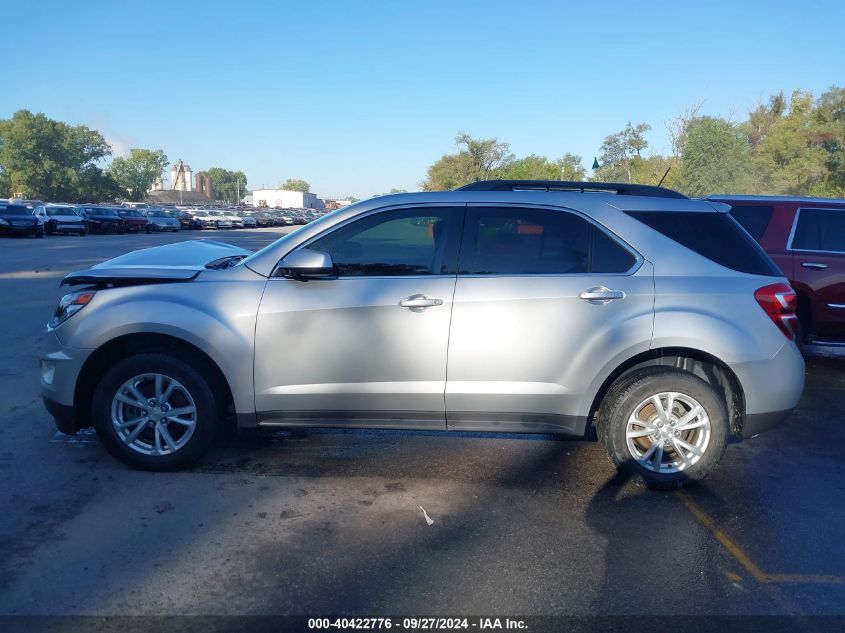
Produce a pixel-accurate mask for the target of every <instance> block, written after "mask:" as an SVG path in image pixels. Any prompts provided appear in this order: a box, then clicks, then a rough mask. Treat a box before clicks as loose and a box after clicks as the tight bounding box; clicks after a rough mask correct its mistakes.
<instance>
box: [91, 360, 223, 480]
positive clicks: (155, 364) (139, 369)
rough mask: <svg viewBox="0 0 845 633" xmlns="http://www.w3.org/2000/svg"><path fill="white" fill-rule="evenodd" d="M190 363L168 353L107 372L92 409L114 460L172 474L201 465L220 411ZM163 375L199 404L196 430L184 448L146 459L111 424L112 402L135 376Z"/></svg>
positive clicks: (121, 363) (123, 362)
mask: <svg viewBox="0 0 845 633" xmlns="http://www.w3.org/2000/svg"><path fill="white" fill-rule="evenodd" d="M198 368H202V366H201V365H200V364H198V363H194V362H192V361H191V360H183V359H182V358H179V357H176V356H173V355H171V354H168V353H161V352H149V353H142V354H137V355H134V356H129V357H127V358H124V359H122V360H120V361H118V362H117V363H115V364H114V365H113V366H112V367H111V368H110V369H109V370H107V371H106V372H105V373H104V374H103V376H102V378H101V379H100V382H99V384H98V385H97V388H96V390H95V392H94V399H93V405H92V413H93V422H94V428H95V429H96V431H97V435H98V436H99V437H100V440H101V441H102V442H103V445H104V446H105V447H106V450H107V451H108V452H109V453H111V454H112V455H113V456H114V457H116V458H118V459H119V460H121V461H122V462H123V463H125V464H126V465H128V466H129V467H130V468H135V469H139V470H151V471H170V470H179V469H181V468H185V467H187V466H190V465H192V464H195V463H196V462H197V461H199V460H200V459H201V458H202V456H203V455H204V454H205V453H206V452H207V451H208V449H209V448H210V447H211V444H212V442H213V441H214V438H215V437H216V435H217V429H218V418H219V414H218V407H217V402H216V400H215V398H214V391H213V390H212V388H211V385H210V384H209V382H208V381H207V380H206V378H205V377H204V376H203V373H202V372H201V371H200V370H199V369H198ZM146 373H161V374H164V375H166V376H169V377H171V378H174V379H176V380H177V381H178V382H180V383H181V384H182V385H183V386H184V387H185V388H186V389H187V390H188V392H189V393H190V394H191V397H192V398H193V400H194V402H195V404H196V418H197V419H196V426H195V429H194V432H193V435H192V436H191V437H190V438H189V439H188V441H187V442H186V443H185V445H184V446H182V447H180V448H179V449H178V450H176V451H174V452H171V453H169V454H166V455H147V454H144V453H141V452H138V451H136V450H135V449H133V448H131V447H129V446H127V445H126V444H125V443H124V442H123V440H121V439H120V437H119V436H118V434H117V431H116V429H115V427H114V425H113V424H112V415H111V407H112V400H113V399H114V397H115V395H116V394H117V392H118V390H119V388H120V387H121V385H123V384H124V383H125V382H126V381H127V380H130V379H131V378H132V377H133V376H139V375H141V374H146Z"/></svg>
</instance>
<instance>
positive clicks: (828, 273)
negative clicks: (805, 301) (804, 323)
mask: <svg viewBox="0 0 845 633" xmlns="http://www.w3.org/2000/svg"><path fill="white" fill-rule="evenodd" d="M789 248H790V249H791V250H792V255H793V258H794V270H795V281H796V285H797V286H799V287H801V288H802V290H804V291H805V292H806V293H807V294H808V296H809V298H810V302H811V311H812V321H813V324H812V327H813V333H814V334H816V335H817V336H818V337H820V338H823V339H824V338H828V339H845V209H834V208H802V209H798V214H797V218H796V220H795V229H794V231H793V234H792V237H791V239H790V243H789Z"/></svg>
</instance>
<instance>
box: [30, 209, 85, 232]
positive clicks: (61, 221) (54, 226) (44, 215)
mask: <svg viewBox="0 0 845 633" xmlns="http://www.w3.org/2000/svg"><path fill="white" fill-rule="evenodd" d="M32 214H33V215H34V216H35V217H37V218H40V219H41V221H42V222H43V223H44V231H45V232H46V233H47V235H53V234H54V233H78V234H79V235H87V234H88V222H87V221H86V220H85V218H84V217H82V214H80V213H79V211H77V209H76V207H74V206H73V205H70V204H43V205H39V206H37V207H35V210H34V211H33V212H32Z"/></svg>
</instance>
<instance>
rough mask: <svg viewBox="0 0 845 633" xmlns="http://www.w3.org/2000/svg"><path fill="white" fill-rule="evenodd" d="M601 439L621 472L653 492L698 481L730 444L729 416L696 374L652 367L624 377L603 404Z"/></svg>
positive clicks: (723, 403)
mask: <svg viewBox="0 0 845 633" xmlns="http://www.w3.org/2000/svg"><path fill="white" fill-rule="evenodd" d="M598 433H599V439H600V440H601V441H602V443H604V446H605V450H606V451H607V454H608V456H609V457H610V461H611V462H612V463H613V464H614V466H616V467H617V468H618V469H619V470H621V471H624V472H626V473H628V474H630V475H634V476H637V477H639V478H641V479H642V480H643V481H644V482H645V484H646V485H647V486H648V487H649V488H654V489H659V490H672V489H676V488H681V487H682V486H684V485H685V484H687V483H689V482H692V481H699V480H701V479H703V478H704V477H706V476H707V474H708V473H709V472H710V471H711V470H713V468H715V467H716V465H717V464H718V463H719V460H720V459H721V458H722V455H723V454H724V452H725V448H726V447H727V444H728V435H729V427H728V414H727V409H726V407H725V402H724V399H723V397H722V396H721V395H720V394H719V392H718V391H716V389H714V388H713V387H712V386H710V385H709V384H708V383H706V382H705V381H704V380H702V379H701V378H699V377H698V376H694V375H693V374H690V373H686V372H682V371H678V370H675V369H670V368H666V367H652V368H646V369H643V370H639V371H636V372H634V373H632V374H629V375H627V376H623V377H622V378H621V379H620V381H618V382H617V383H616V384H614V385H613V387H611V389H610V391H609V392H608V394H607V396H606V397H605V399H604V402H603V403H602V407H601V411H600V414H599V421H598Z"/></svg>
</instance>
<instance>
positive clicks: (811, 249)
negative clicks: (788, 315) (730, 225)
mask: <svg viewBox="0 0 845 633" xmlns="http://www.w3.org/2000/svg"><path fill="white" fill-rule="evenodd" d="M708 199H709V200H712V201H714V202H725V203H727V204H729V205H731V207H732V210H731V215H732V216H733V217H734V218H735V219H736V220H737V222H739V223H740V224H741V225H742V226H743V227H745V230H746V231H748V232H749V233H750V234H751V236H752V237H753V238H754V239H755V240H757V241H758V242H759V243H760V245H761V246H762V247H763V248H764V249H765V251H766V252H767V253H768V254H769V255H770V256H771V258H772V259H773V260H774V261H775V263H776V264H777V265H778V266H779V267H780V269H781V270H782V271H783V274H784V275H785V276H786V277H787V278H788V279H789V282H790V283H791V284H792V287H793V288H794V289H795V291H796V293H797V294H798V317H799V320H800V324H801V330H802V332H801V334H802V339H803V340H802V342H816V343H826V342H831V343H840V344H841V343H845V200H837V199H831V198H787V197H779V196H711V197H710V198H708ZM799 340H801V339H799Z"/></svg>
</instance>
